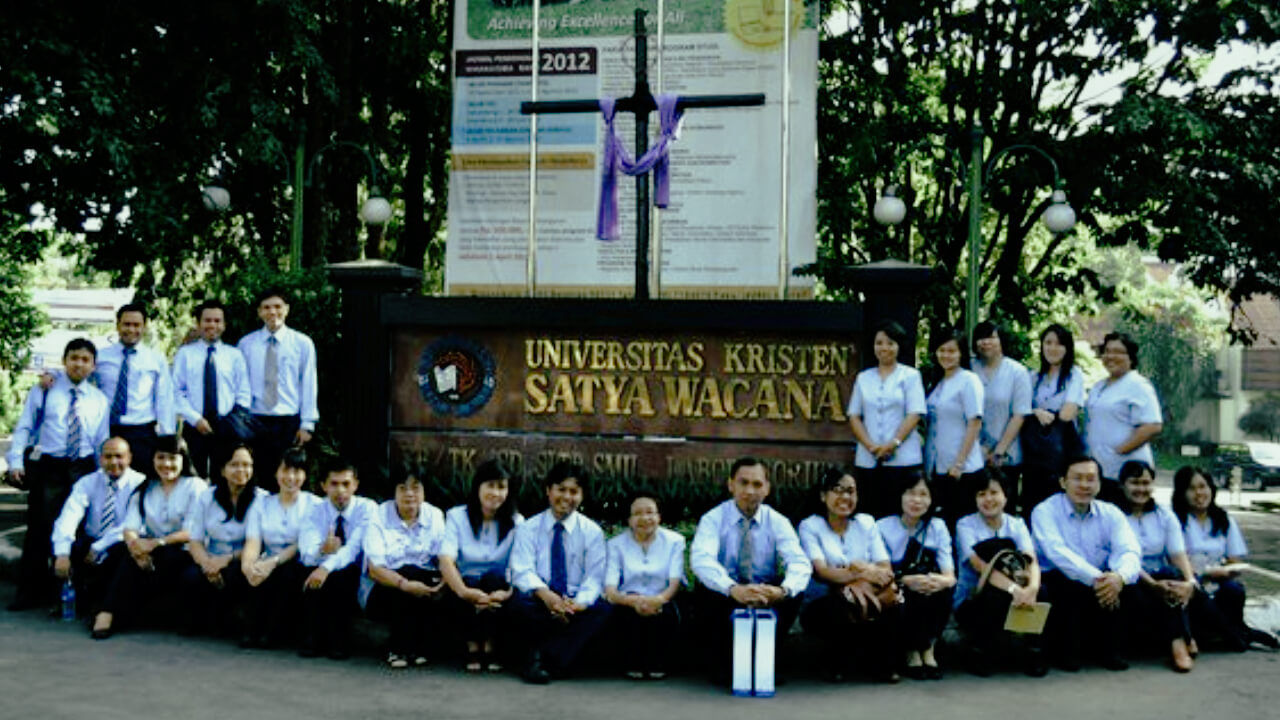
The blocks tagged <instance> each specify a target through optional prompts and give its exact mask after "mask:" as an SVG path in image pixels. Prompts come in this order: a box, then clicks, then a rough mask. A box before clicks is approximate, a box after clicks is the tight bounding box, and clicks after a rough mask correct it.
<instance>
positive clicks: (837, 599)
mask: <svg viewBox="0 0 1280 720" xmlns="http://www.w3.org/2000/svg"><path fill="white" fill-rule="evenodd" d="M816 491H817V492H816V493H815V494H816V498H815V499H816V500H817V503H816V504H817V507H816V508H815V510H816V512H814V514H813V515H810V516H809V517H807V518H805V519H804V520H802V521H801V522H800V527H799V530H798V532H799V535H800V545H801V546H802V547H803V548H804V552H805V554H806V555H808V556H809V560H810V561H811V562H812V563H813V577H812V578H810V580H809V587H808V588H807V589H806V590H805V594H804V600H803V601H802V606H801V609H800V624H801V625H803V626H804V629H805V631H807V632H808V633H810V634H811V635H814V636H815V637H817V638H819V639H820V640H821V641H822V643H823V652H824V657H823V659H822V665H823V667H824V668H825V672H826V674H827V679H829V680H831V681H832V682H840V681H842V680H843V679H844V677H845V674H846V673H847V671H848V670H850V669H851V667H852V666H853V664H854V663H855V661H857V660H863V661H864V662H863V663H862V665H863V669H864V670H865V671H866V672H867V673H869V674H870V675H871V677H872V678H873V679H874V680H876V681H878V682H887V683H894V682H897V681H898V680H900V679H901V678H900V677H899V676H898V662H897V659H898V658H899V657H900V656H901V654H902V649H901V647H900V646H899V644H898V608H897V603H896V600H897V598H896V597H894V598H892V602H886V599H885V598H883V597H882V595H884V594H885V593H886V589H888V590H893V591H894V592H896V586H894V577H893V568H892V566H890V564H889V551H888V550H886V549H885V547H884V540H882V539H881V538H880V530H879V529H878V528H877V527H876V522H875V519H874V518H872V517H871V516H870V515H867V514H865V513H856V514H855V511H856V510H857V508H858V499H859V498H858V483H857V481H856V480H855V479H854V477H853V475H852V474H851V473H849V472H847V471H845V470H843V469H841V468H836V467H830V468H827V470H826V471H825V472H823V474H822V477H821V478H820V479H819V480H818V487H817V488H816Z"/></svg>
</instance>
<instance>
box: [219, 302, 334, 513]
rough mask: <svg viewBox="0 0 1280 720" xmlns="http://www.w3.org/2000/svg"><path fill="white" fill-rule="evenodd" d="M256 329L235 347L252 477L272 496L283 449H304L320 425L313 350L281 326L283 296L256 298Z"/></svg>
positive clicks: (303, 337)
mask: <svg viewBox="0 0 1280 720" xmlns="http://www.w3.org/2000/svg"><path fill="white" fill-rule="evenodd" d="M258 317H259V318H261V319H262V327H261V328H259V329H258V330H255V331H253V332H251V333H249V334H248V335H245V336H244V337H243V338H241V339H240V344H239V345H238V347H239V349H240V352H241V353H243V354H244V359H245V362H246V363H247V365H248V368H249V387H250V392H251V393H252V397H253V399H252V407H250V408H249V411H250V412H251V413H252V414H253V420H254V439H253V457H254V470H255V472H254V475H255V477H256V478H257V482H258V486H259V487H263V488H266V489H268V490H271V491H273V492H274V491H275V487H276V479H275V475H276V467H277V466H279V464H280V456H281V455H283V454H284V451H285V448H288V447H289V446H291V445H306V444H307V442H308V441H310V440H311V434H312V433H313V432H315V429H316V423H317V422H318V421H319V420H320V411H319V409H318V406H317V405H316V397H317V392H318V387H317V380H316V346H315V343H313V342H312V341H311V338H309V337H307V336H306V335H304V334H302V333H300V332H298V331H297V330H294V329H293V328H290V327H288V326H286V325H285V324H284V321H285V318H287V317H289V302H288V299H287V297H286V296H285V293H284V291H282V290H280V289H278V288H267V289H266V290H263V291H262V292H261V293H258Z"/></svg>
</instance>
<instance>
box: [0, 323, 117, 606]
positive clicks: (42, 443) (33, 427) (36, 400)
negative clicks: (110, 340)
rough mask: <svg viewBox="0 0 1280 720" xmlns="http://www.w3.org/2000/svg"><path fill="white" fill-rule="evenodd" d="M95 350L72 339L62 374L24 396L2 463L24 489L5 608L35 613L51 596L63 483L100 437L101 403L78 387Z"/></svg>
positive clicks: (89, 459)
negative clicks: (18, 555)
mask: <svg viewBox="0 0 1280 720" xmlns="http://www.w3.org/2000/svg"><path fill="white" fill-rule="evenodd" d="M96 358H97V350H96V349H95V348H94V346H93V343H91V342H89V341H88V340H86V339H84V338H76V339H75V340H72V341H71V342H69V343H67V347H66V350H64V351H63V353H62V366H63V368H64V372H62V373H59V374H58V375H57V376H56V377H53V378H51V380H50V382H51V384H50V386H49V387H48V388H44V387H41V386H39V385H37V386H35V387H33V388H31V391H30V392H29V393H27V401H26V404H24V405H23V407H22V416H21V418H19V420H18V425H17V427H15V428H14V430H13V444H12V445H11V446H10V448H9V454H8V457H7V458H6V459H7V460H8V462H9V474H8V478H7V479H8V482H9V484H10V485H13V486H14V487H18V488H21V487H25V488H26V489H27V533H26V537H25V538H24V540H23V542H22V561H21V563H20V565H19V567H18V594H17V597H16V598H15V599H14V601H13V603H12V604H10V605H9V610H12V611H18V610H28V609H30V608H35V607H43V606H46V605H48V604H49V603H50V602H52V600H53V597H54V584H53V575H52V574H50V572H49V556H50V554H51V553H50V546H49V537H50V532H51V531H52V528H53V519H54V518H56V517H57V516H58V513H59V511H61V510H62V504H63V502H64V501H65V500H66V499H67V493H68V492H70V490H71V484H72V483H73V482H75V480H76V478H78V477H80V476H82V475H87V474H88V473H91V472H93V470H94V467H95V466H96V461H95V459H94V451H95V448H97V447H98V446H100V445H101V444H102V442H103V441H105V440H106V439H107V398H106V396H105V395H103V394H102V392H101V391H99V390H98V388H96V387H94V386H93V385H92V384H91V383H89V382H86V380H87V379H88V378H89V375H90V374H92V373H93V368H94V361H95V359H96Z"/></svg>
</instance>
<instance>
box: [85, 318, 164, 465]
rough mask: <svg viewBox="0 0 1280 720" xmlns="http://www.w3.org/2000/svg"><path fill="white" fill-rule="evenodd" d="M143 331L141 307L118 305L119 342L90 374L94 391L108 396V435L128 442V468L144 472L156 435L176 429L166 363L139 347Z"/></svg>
mask: <svg viewBox="0 0 1280 720" xmlns="http://www.w3.org/2000/svg"><path fill="white" fill-rule="evenodd" d="M146 330H147V308H146V307H145V306H144V305H142V304H141V303H129V304H128V305H123V306H121V308H120V309H119V310H117V311H116V334H117V335H118V336H119V338H120V341H119V342H117V343H116V344H114V345H111V346H109V347H107V348H106V349H105V350H103V351H102V352H101V353H99V354H98V368H97V370H95V371H94V379H95V381H96V383H97V385H98V388H99V389H100V390H102V393H103V394H104V395H106V396H107V403H108V407H109V408H110V418H111V421H110V422H111V436H112V437H119V438H123V439H124V440H125V441H126V442H128V443H129V447H130V448H131V449H132V451H133V452H132V455H133V461H132V466H133V468H134V469H135V470H137V471H139V472H141V473H144V474H145V473H147V472H149V471H150V470H151V463H152V455H154V454H155V447H156V435H157V434H159V435H173V434H175V433H177V431H178V430H177V424H178V420H177V415H176V414H175V413H174V409H173V382H172V379H171V378H170V375H169V362H168V361H167V360H165V358H164V356H163V355H161V354H160V353H159V352H157V351H156V350H154V349H152V348H150V347H147V346H146V345H143V344H142V335H143V334H144V333H145V332H146ZM157 426H158V427H159V432H158V433H157Z"/></svg>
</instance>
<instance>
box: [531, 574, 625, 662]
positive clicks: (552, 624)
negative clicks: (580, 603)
mask: <svg viewBox="0 0 1280 720" xmlns="http://www.w3.org/2000/svg"><path fill="white" fill-rule="evenodd" d="M611 609H612V608H611V607H610V606H609V604H608V603H607V602H605V601H604V600H597V601H596V602H595V604H594V605H592V606H591V607H589V608H587V609H586V610H584V611H582V612H580V613H576V614H574V615H573V616H571V617H570V618H569V620H568V622H564V621H561V620H558V619H556V618H555V617H554V616H553V615H552V614H551V613H550V612H548V611H547V607H546V606H545V605H543V604H542V601H541V600H539V599H538V596H537V595H534V594H532V593H517V594H516V595H513V596H512V598H511V622H512V624H513V625H514V629H515V632H516V635H517V637H518V638H519V644H520V647H521V648H522V649H523V650H524V651H525V654H526V657H532V656H533V654H534V653H538V654H539V655H541V657H542V662H543V665H544V666H545V667H546V668H547V670H548V671H550V672H553V673H566V672H568V671H569V670H570V669H571V668H572V667H573V664H574V661H576V660H577V659H578V657H579V656H581V655H582V653H583V651H584V650H586V648H587V646H588V645H589V644H590V643H591V641H592V640H593V639H595V638H596V636H597V635H599V634H600V631H601V630H603V629H604V626H605V623H607V622H608V620H609V613H610V611H611Z"/></svg>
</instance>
